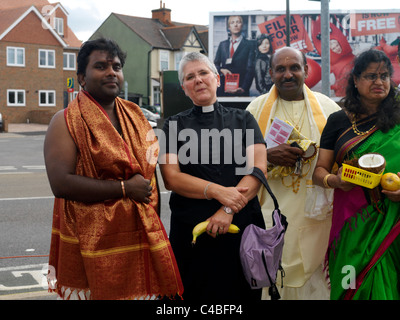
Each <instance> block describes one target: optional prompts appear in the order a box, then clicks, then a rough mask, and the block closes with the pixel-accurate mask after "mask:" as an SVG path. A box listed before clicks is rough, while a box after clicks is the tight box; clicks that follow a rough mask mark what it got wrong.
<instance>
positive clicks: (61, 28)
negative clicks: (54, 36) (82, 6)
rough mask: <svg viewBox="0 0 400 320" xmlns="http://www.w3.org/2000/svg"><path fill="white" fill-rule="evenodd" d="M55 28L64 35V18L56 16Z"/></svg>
mask: <svg viewBox="0 0 400 320" xmlns="http://www.w3.org/2000/svg"><path fill="white" fill-rule="evenodd" d="M54 29H55V30H56V31H57V33H58V34H59V35H60V36H63V35H64V19H62V18H54Z"/></svg>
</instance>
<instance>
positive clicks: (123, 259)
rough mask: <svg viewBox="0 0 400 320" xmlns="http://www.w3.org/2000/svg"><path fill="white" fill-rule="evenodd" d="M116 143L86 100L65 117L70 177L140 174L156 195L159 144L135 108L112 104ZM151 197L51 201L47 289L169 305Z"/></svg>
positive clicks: (162, 236) (169, 261) (162, 240)
mask: <svg viewBox="0 0 400 320" xmlns="http://www.w3.org/2000/svg"><path fill="white" fill-rule="evenodd" d="M115 108H116V113H117V117H118V119H119V122H120V125H121V127H122V136H121V135H120V134H119V133H118V132H117V130H116V129H115V128H114V127H113V125H112V124H111V121H110V120H109V118H108V116H107V114H106V112H105V111H104V109H103V108H102V107H101V106H100V105H99V104H97V102H96V101H95V100H94V99H93V98H91V97H90V95H89V94H88V93H86V92H82V91H81V92H80V93H79V94H78V96H77V98H76V99H75V100H74V101H72V102H71V103H70V105H69V106H68V108H67V109H66V110H65V113H64V114H65V119H66V123H67V126H68V130H69V132H70V134H71V136H72V138H73V140H74V142H75V144H76V146H77V150H78V156H77V165H76V172H75V174H77V175H82V176H87V177H90V178H94V179H99V180H124V179H129V178H130V177H132V176H133V175H135V174H141V175H142V176H143V177H144V178H145V179H149V180H150V181H151V185H152V187H153V190H157V186H156V184H157V182H156V173H155V169H156V164H157V157H158V150H159V147H158V142H157V139H156V137H155V134H154V132H153V131H152V129H151V127H150V125H149V124H148V122H147V120H146V119H145V117H144V115H143V114H142V112H141V110H140V109H139V107H138V106H137V105H135V104H133V103H131V102H129V101H125V100H122V99H120V98H116V100H115ZM158 203H159V195H158V192H154V191H153V192H152V196H151V202H150V203H149V204H145V203H141V202H136V201H134V200H132V199H129V198H120V199H111V200H107V201H104V202H97V203H83V202H77V201H69V200H65V199H59V198H56V199H55V203H54V212H53V227H52V238H51V248H50V259H49V276H48V278H49V279H50V282H49V287H50V290H52V291H56V292H57V293H58V294H59V295H60V296H62V297H63V298H65V299H68V298H69V297H70V295H71V294H72V293H74V294H78V296H79V297H80V298H88V297H89V294H90V298H91V299H96V300H97V299H140V298H151V297H156V298H157V297H164V296H167V297H174V296H176V295H181V294H182V292H183V287H182V282H181V278H180V275H179V271H178V268H177V264H176V261H175V257H174V254H173V252H172V249H171V245H170V242H169V240H168V237H167V234H166V232H165V229H164V227H163V225H162V223H161V220H160V218H159V215H158Z"/></svg>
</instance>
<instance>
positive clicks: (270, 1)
mask: <svg viewBox="0 0 400 320" xmlns="http://www.w3.org/2000/svg"><path fill="white" fill-rule="evenodd" d="M49 2H50V3H55V2H60V3H61V4H62V5H63V7H64V8H65V9H66V10H67V12H68V13H69V16H68V21H69V26H70V27H71V29H72V31H73V32H74V33H75V34H76V35H77V36H78V38H79V39H80V40H83V41H85V40H87V39H88V38H89V37H90V36H91V35H92V34H93V33H94V32H95V31H96V30H97V28H98V27H99V26H100V25H101V23H102V22H103V21H104V20H105V19H106V18H107V17H108V16H109V15H110V14H111V13H112V12H114V13H121V14H126V15H130V16H136V17H144V18H151V10H153V9H158V8H160V1H159V0H58V1H56V0H50V1H49ZM163 3H165V7H166V8H168V9H171V19H172V21H177V22H184V23H193V24H201V25H208V24H209V17H210V12H229V11H253V10H262V11H266V12H268V11H286V0H201V1H193V0H164V1H163ZM320 8H321V3H320V2H319V1H310V0H291V1H290V10H291V11H292V10H293V11H295V10H320ZM329 8H330V9H332V10H352V9H359V10H367V9H373V10H376V9H385V10H388V9H400V1H398V0H375V1H365V0H330V2H329Z"/></svg>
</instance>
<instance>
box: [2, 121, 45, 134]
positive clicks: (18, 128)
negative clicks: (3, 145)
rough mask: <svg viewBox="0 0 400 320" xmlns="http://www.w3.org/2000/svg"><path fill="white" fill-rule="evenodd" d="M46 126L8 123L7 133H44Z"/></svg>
mask: <svg viewBox="0 0 400 320" xmlns="http://www.w3.org/2000/svg"><path fill="white" fill-rule="evenodd" d="M47 128H48V125H47V124H38V123H9V124H8V133H31V132H46V131H47Z"/></svg>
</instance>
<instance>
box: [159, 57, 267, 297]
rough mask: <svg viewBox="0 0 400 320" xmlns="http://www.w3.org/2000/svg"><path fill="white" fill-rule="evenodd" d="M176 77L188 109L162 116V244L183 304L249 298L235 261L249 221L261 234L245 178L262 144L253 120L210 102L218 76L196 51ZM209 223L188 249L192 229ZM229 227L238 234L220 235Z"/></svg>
mask: <svg viewBox="0 0 400 320" xmlns="http://www.w3.org/2000/svg"><path fill="white" fill-rule="evenodd" d="M179 79H180V82H181V84H182V88H183V90H184V91H185V94H186V95H187V96H188V97H189V98H190V99H191V100H192V101H193V104H194V106H193V107H192V108H191V109H189V110H186V111H183V112H181V113H179V114H177V115H174V116H172V117H170V118H168V119H167V120H166V122H165V125H164V128H163V130H164V133H165V142H166V143H165V145H163V140H164V139H160V144H161V153H160V158H159V162H160V168H161V173H162V175H163V179H164V183H165V186H166V188H167V189H169V190H172V194H171V198H170V207H171V229H170V241H171V245H172V248H173V250H174V254H175V256H176V259H177V263H178V267H179V271H180V273H181V277H182V281H183V286H184V294H183V298H184V299H185V300H194V299H208V300H210V299H213V300H216V299H220V300H227V299H229V300H245V299H247V300H249V299H252V300H257V299H261V290H252V289H251V288H250V286H249V285H248V284H247V282H246V280H245V278H244V275H243V271H242V267H241V263H240V257H239V246H240V239H241V235H242V232H243V230H244V229H245V227H246V226H247V225H249V224H251V223H253V224H256V225H258V226H260V227H263V228H265V224H264V221H263V217H262V214H261V209H260V205H259V202H258V199H257V196H256V195H257V192H258V190H259V188H260V185H261V183H260V181H259V180H258V179H256V178H255V177H254V176H252V175H246V172H248V171H247V170H248V169H249V168H252V167H254V166H256V167H258V168H260V169H261V170H262V171H263V172H266V169H267V156H266V146H265V142H264V139H263V136H262V134H261V131H260V129H259V127H258V124H257V122H256V121H255V119H254V118H253V116H252V115H251V114H250V113H249V112H247V111H246V110H241V109H236V108H227V107H224V106H222V105H220V104H219V103H218V101H217V96H216V92H217V87H218V86H219V85H220V81H219V75H218V72H217V70H216V68H215V66H214V64H213V63H212V62H211V61H210V60H209V59H208V58H207V57H206V56H204V55H202V54H200V53H197V52H195V53H190V54H187V55H186V56H185V57H184V58H183V59H182V61H181V63H180V67H179ZM204 220H209V221H210V222H209V224H208V226H207V232H206V234H203V235H201V236H200V237H199V238H198V239H197V242H196V244H195V245H194V246H192V244H191V241H192V230H193V228H194V227H195V226H196V225H197V224H198V223H199V222H202V221H204ZM231 223H233V224H235V225H237V226H238V227H239V228H240V230H241V231H240V233H239V234H231V233H227V231H228V228H229V225H230V224H231Z"/></svg>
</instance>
